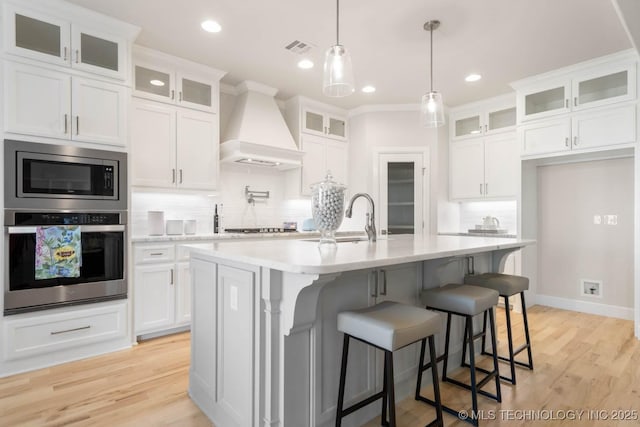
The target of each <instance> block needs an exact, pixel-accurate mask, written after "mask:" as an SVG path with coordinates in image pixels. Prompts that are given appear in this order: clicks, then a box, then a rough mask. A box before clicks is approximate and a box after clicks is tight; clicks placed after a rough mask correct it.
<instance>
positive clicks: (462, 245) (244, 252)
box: [185, 235, 535, 274]
mask: <svg viewBox="0 0 640 427" xmlns="http://www.w3.org/2000/svg"><path fill="white" fill-rule="evenodd" d="M534 243H535V241H534V240H524V239H511V238H499V237H480V236H478V237H476V236H474V237H470V236H441V235H429V236H425V237H424V238H421V237H416V238H414V236H410V235H405V236H393V237H390V238H388V239H382V238H381V239H379V240H378V241H377V242H375V243H369V242H368V241H359V242H341V243H338V244H337V245H336V247H335V249H334V250H326V249H324V248H323V250H322V251H321V250H320V249H319V247H318V242H311V241H305V240H290V239H286V240H275V239H272V240H262V241H255V242H252V244H251V245H246V244H243V243H242V242H237V241H235V242H234V241H220V242H214V243H201V244H197V243H194V244H189V245H185V247H187V248H189V249H191V250H192V251H193V252H194V253H198V254H201V255H204V256H205V257H211V258H222V259H226V260H230V261H236V262H240V263H245V264H252V265H259V266H262V267H268V268H272V269H275V270H281V271H288V272H292V273H307V274H327V273H337V272H342V271H350V270H359V269H363V268H373V267H382V266H385V265H394V264H401V263H405V262H415V261H424V260H429V259H436V258H446V257H449V256H457V255H469V254H473V253H479V252H486V251H491V250H497V249H509V248H518V247H522V246H527V245H531V244H534Z"/></svg>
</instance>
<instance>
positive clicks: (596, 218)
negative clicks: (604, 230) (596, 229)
mask: <svg viewBox="0 0 640 427" xmlns="http://www.w3.org/2000/svg"><path fill="white" fill-rule="evenodd" d="M593 223H594V224H595V225H600V224H602V217H601V216H600V215H594V216H593Z"/></svg>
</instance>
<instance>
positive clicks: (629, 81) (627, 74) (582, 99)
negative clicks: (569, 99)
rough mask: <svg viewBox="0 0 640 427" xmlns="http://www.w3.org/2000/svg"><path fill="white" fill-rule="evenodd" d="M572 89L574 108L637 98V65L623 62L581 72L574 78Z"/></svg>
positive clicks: (578, 108)
mask: <svg viewBox="0 0 640 427" xmlns="http://www.w3.org/2000/svg"><path fill="white" fill-rule="evenodd" d="M572 89H573V105H572V107H573V109H574V110H581V109H583V108H590V107H597V106H600V105H606V104H611V103H614V102H621V101H627V100H632V99H635V97H636V66H635V64H623V65H620V66H618V67H612V68H611V69H609V70H606V71H604V70H597V71H594V72H590V73H585V74H581V75H579V76H578V77H577V78H575V79H574V80H573V87H572Z"/></svg>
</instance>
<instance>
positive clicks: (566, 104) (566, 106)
mask: <svg viewBox="0 0 640 427" xmlns="http://www.w3.org/2000/svg"><path fill="white" fill-rule="evenodd" d="M564 108H569V100H568V99H565V100H564Z"/></svg>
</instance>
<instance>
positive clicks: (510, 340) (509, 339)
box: [494, 296, 516, 385]
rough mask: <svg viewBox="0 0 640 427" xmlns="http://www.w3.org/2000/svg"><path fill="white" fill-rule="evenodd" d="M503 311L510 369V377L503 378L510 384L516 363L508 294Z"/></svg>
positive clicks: (513, 382)
mask: <svg viewBox="0 0 640 427" xmlns="http://www.w3.org/2000/svg"><path fill="white" fill-rule="evenodd" d="M504 311H505V313H506V316H507V344H508V345H509V368H510V369H511V379H509V378H505V379H506V380H507V381H510V382H511V384H513V385H516V364H515V355H514V354H513V333H512V332H511V310H510V309H509V297H508V296H504ZM494 351H496V350H494Z"/></svg>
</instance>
